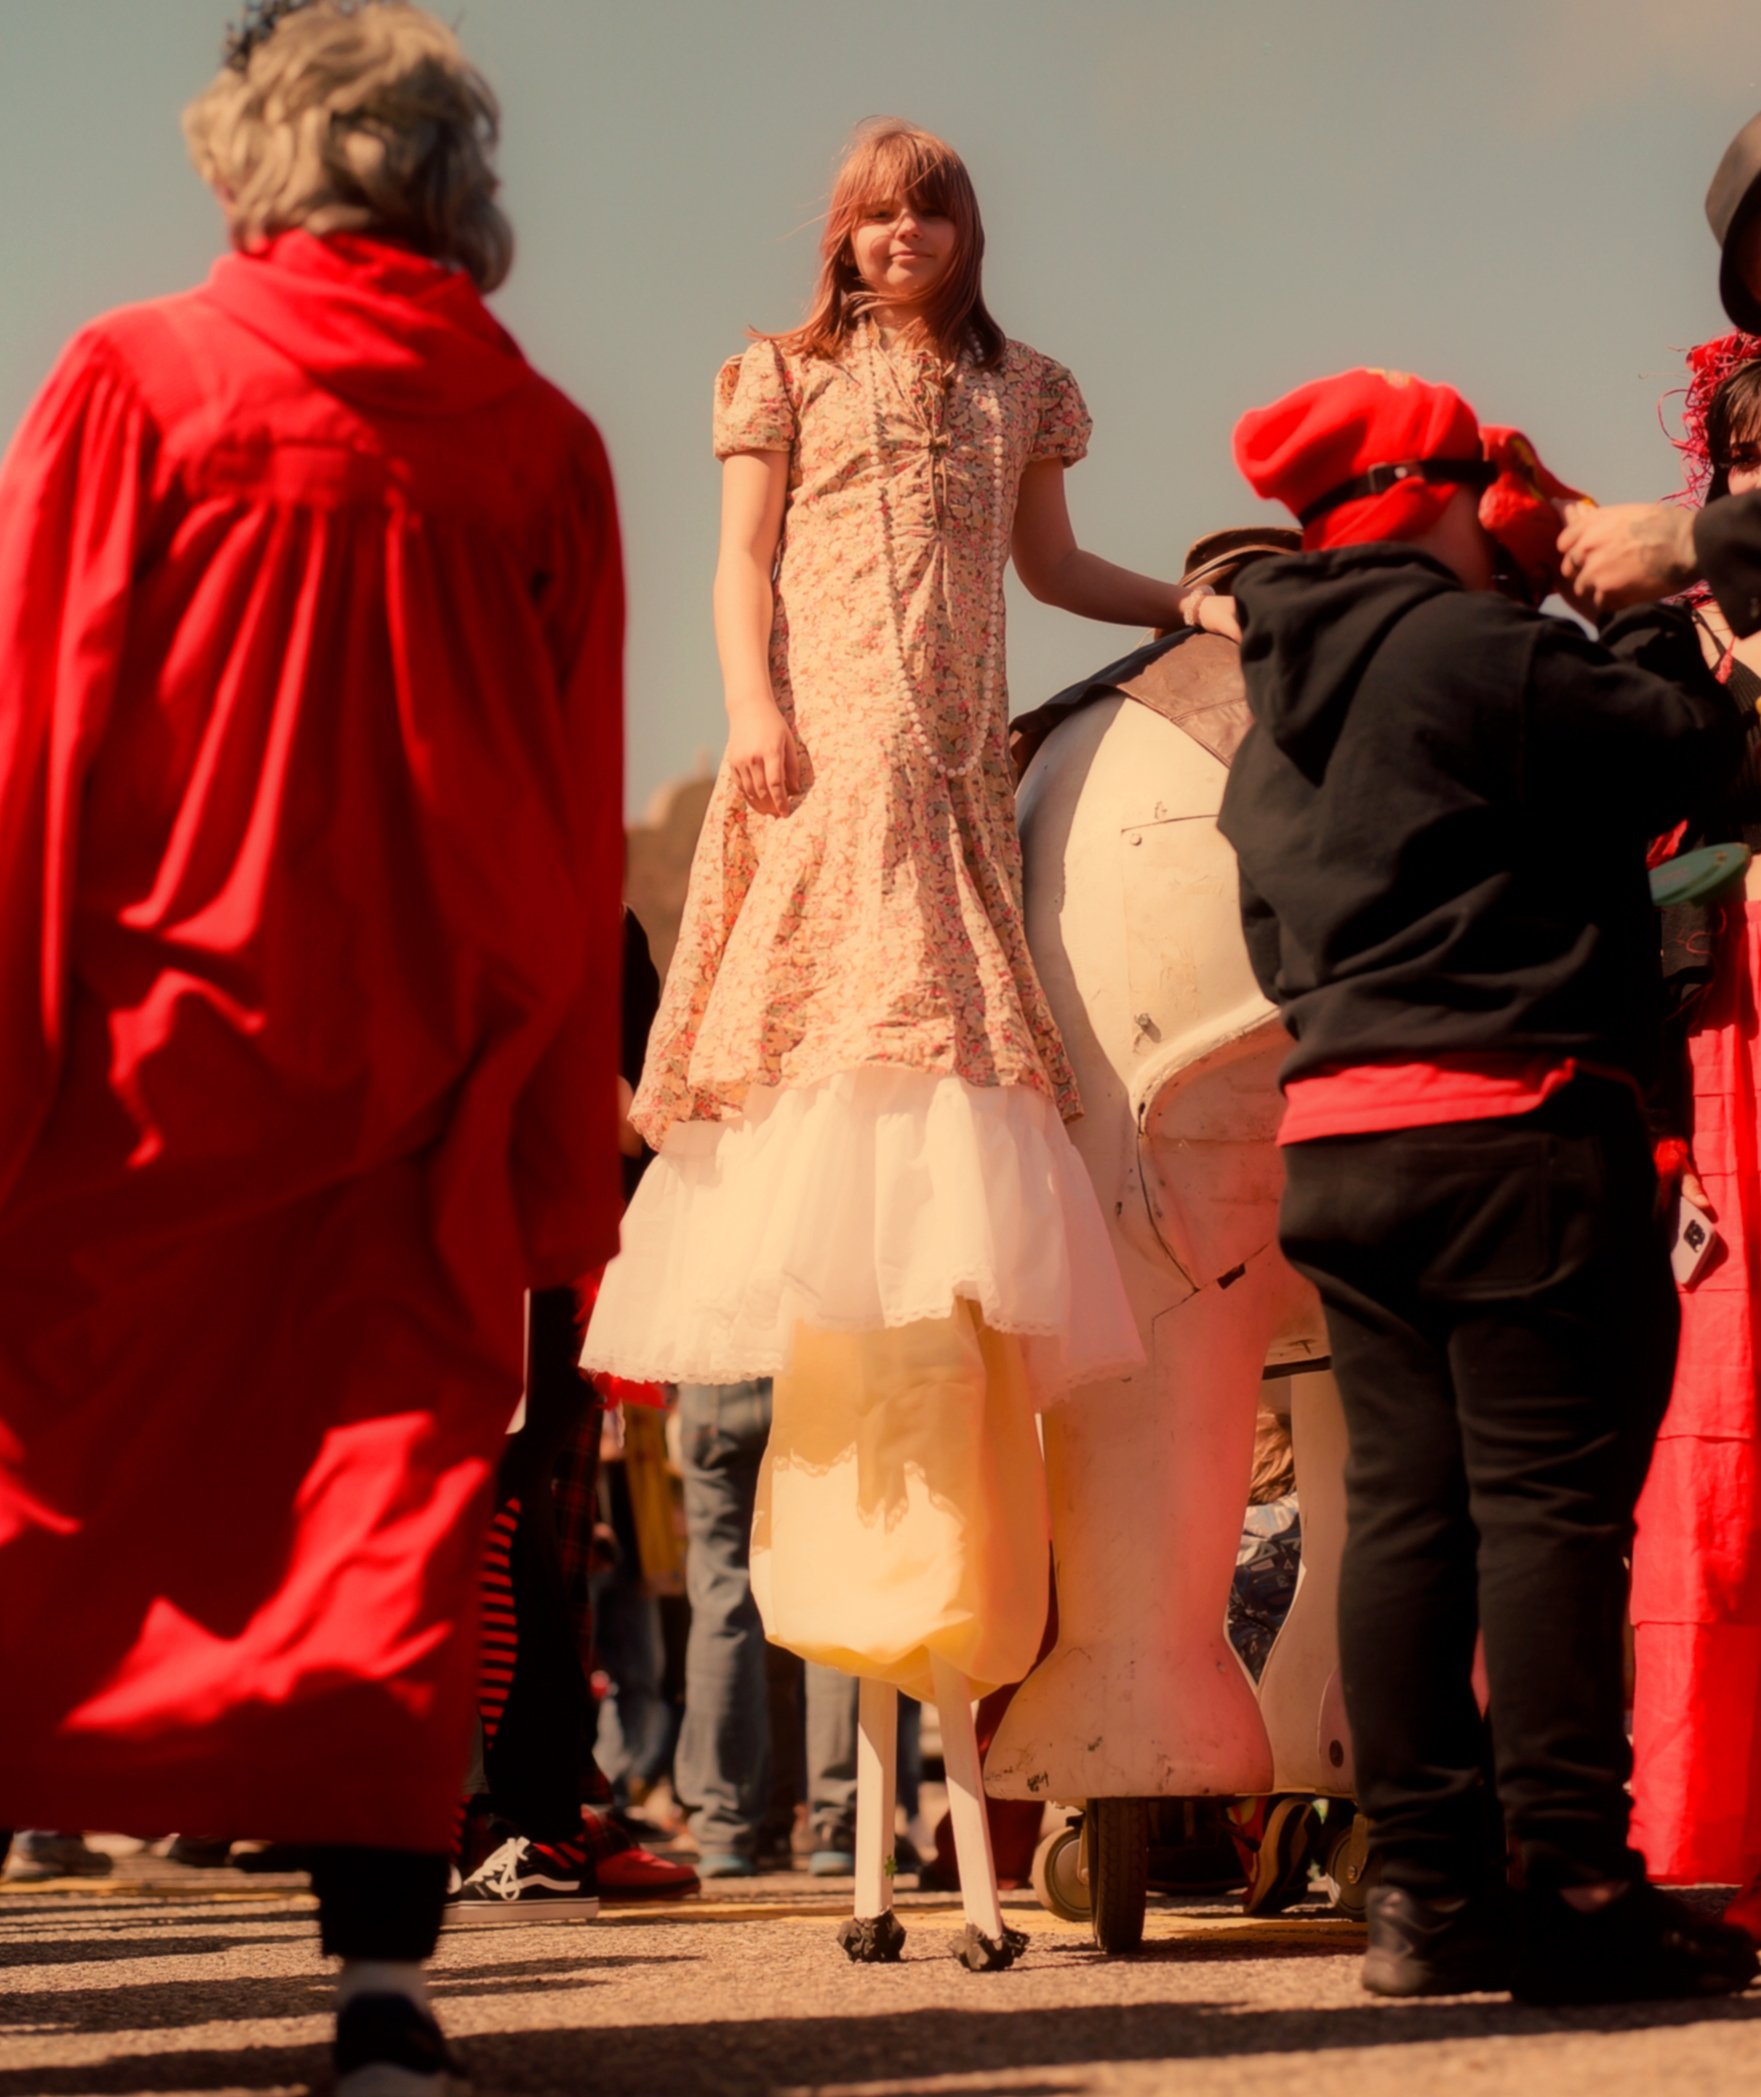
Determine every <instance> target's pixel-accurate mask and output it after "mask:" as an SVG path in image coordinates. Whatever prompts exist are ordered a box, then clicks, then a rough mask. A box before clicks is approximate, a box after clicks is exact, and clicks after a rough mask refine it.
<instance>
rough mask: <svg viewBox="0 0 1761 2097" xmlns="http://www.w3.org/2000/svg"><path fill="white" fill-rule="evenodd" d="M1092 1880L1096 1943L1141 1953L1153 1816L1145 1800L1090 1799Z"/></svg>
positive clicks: (1089, 1863) (1147, 1897)
mask: <svg viewBox="0 0 1761 2097" xmlns="http://www.w3.org/2000/svg"><path fill="white" fill-rule="evenodd" d="M1088 1881H1089V1892H1090V1896H1091V1898H1092V1899H1093V1901H1094V1932H1095V1942H1096V1943H1097V1944H1098V1945H1099V1946H1100V1948H1101V1949H1102V1951H1106V1952H1125V1951H1136V1950H1137V1949H1138V1947H1139V1946H1140V1945H1141V1944H1142V1943H1143V1916H1144V1906H1145V1903H1146V1902H1147V1901H1148V1899H1149V1886H1150V1817H1149V1808H1148V1806H1147V1804H1146V1803H1145V1801H1144V1800H1142V1799H1140V1798H1091V1799H1090V1800H1089V1802H1088Z"/></svg>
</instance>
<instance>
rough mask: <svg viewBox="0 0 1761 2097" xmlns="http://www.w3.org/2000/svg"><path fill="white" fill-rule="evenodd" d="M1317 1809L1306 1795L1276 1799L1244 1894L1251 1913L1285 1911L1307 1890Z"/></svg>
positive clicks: (1245, 1909) (1244, 1907)
mask: <svg viewBox="0 0 1761 2097" xmlns="http://www.w3.org/2000/svg"><path fill="white" fill-rule="evenodd" d="M1313 1826H1314V1812H1313V1808H1312V1807H1311V1806H1310V1804H1309V1802H1308V1800H1307V1799H1306V1798H1280V1799H1274V1800H1273V1801H1272V1804H1271V1809H1270V1811H1269V1812H1268V1813H1267V1815H1266V1825H1265V1832H1264V1833H1263V1834H1262V1835H1261V1837H1260V1846H1259V1848H1258V1850H1256V1851H1255V1853H1254V1860H1253V1870H1252V1872H1251V1873H1250V1875H1249V1877H1248V1882H1247V1891H1246V1893H1245V1894H1243V1896H1242V1902H1241V1905H1242V1911H1243V1913H1244V1914H1248V1915H1282V1914H1283V1912H1284V1910H1285V1909H1286V1908H1288V1907H1289V1906H1290V1905H1291V1904H1292V1903H1293V1902H1294V1901H1299V1900H1301V1898H1302V1897H1303V1895H1304V1894H1305V1893H1306V1892H1307V1891H1308V1884H1309V1852H1310V1848H1311V1845H1312V1841H1313V1835H1312V1832H1311V1831H1312V1829H1313Z"/></svg>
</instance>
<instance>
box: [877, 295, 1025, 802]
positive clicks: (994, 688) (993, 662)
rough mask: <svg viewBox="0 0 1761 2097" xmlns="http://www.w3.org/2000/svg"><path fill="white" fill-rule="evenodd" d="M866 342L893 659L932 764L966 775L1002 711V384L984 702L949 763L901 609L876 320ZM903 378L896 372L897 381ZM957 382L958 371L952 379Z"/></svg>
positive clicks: (996, 403) (995, 404)
mask: <svg viewBox="0 0 1761 2097" xmlns="http://www.w3.org/2000/svg"><path fill="white" fill-rule="evenodd" d="M864 338H865V345H866V348H867V351H868V355H867V358H866V360H865V363H864V366H863V374H864V377H865V379H866V381H867V385H868V409H869V419H870V423H871V426H872V429H873V437H874V467H875V487H876V490H877V493H878V495H879V499H880V514H881V537H882V539H883V541H884V542H885V545H886V550H887V572H886V587H887V616H888V621H889V623H890V625H891V628H892V635H893V659H894V662H895V664H896V666H897V669H898V673H899V688H900V690H901V691H902V692H903V693H904V695H905V698H906V701H907V705H908V708H909V711H908V713H907V716H906V718H907V720H908V721H909V723H910V727H911V732H912V734H913V735H914V736H915V737H916V739H917V746H918V748H919V749H920V750H921V751H922V752H923V755H924V756H925V757H926V758H927V759H928V760H929V764H930V767H931V769H932V770H934V771H936V772H939V773H940V774H941V776H942V777H943V778H944V779H964V778H965V777H966V776H967V774H968V773H970V772H973V771H976V770H977V768H978V766H979V764H980V763H981V762H982V760H983V758H984V753H985V746H986V744H987V743H988V742H989V740H990V736H991V731H992V727H993V725H994V724H993V718H992V717H993V716H994V714H995V712H996V706H997V695H998V690H999V687H1000V681H1001V677H1002V659H1003V562H1004V558H1005V556H1006V554H1007V551H1008V531H1009V526H1008V514H1007V513H1008V505H1007V504H1006V503H1005V496H1006V494H1007V492H1008V491H1007V485H1006V483H1007V479H1008V458H1007V454H1006V451H1005V447H1004V439H1003V399H1002V390H1001V388H1000V387H999V386H998V384H997V382H996V374H995V373H994V372H993V373H989V374H987V376H988V377H989V379H990V381H991V384H990V389H989V394H990V407H991V473H992V483H991V501H990V515H991V518H992V520H993V527H992V528H993V531H994V533H995V537H994V539H993V542H992V544H991V547H990V549H989V550H990V552H991V554H992V556H993V558H992V561H991V573H992V574H993V575H994V576H995V578H996V590H995V595H994V597H993V600H992V604H991V619H990V630H989V632H988V633H987V634H986V636H985V647H984V668H983V672H982V681H981V691H980V705H979V718H978V728H977V732H976V734H975V736H974V738H973V744H972V748H971V749H970V750H969V751H968V752H967V754H966V755H965V756H964V757H963V758H961V760H960V761H959V763H958V764H949V763H948V762H947V761H946V759H945V758H943V757H942V756H941V754H940V752H939V751H938V750H937V749H936V746H935V741H934V738H933V737H932V736H931V734H930V732H929V728H928V726H927V725H926V723H925V721H924V717H923V709H922V706H921V704H920V703H919V700H918V696H917V691H916V687H915V686H914V685H913V684H912V682H911V673H910V670H909V669H908V667H907V665H906V659H905V622H904V620H903V618H902V617H901V615H900V611H899V601H900V597H901V594H902V593H901V591H900V587H899V558H898V548H897V543H896V534H895V531H894V526H893V503H892V497H891V495H890V494H889V492H888V474H887V443H886V428H885V423H884V421H883V418H882V415H881V386H880V364H881V354H882V353H881V349H880V330H879V329H878V328H877V327H876V326H875V324H874V322H873V321H872V320H870V321H867V322H865V323H864ZM896 383H897V380H896V378H895V384H896ZM949 384H950V387H951V385H952V375H951V374H950V379H949ZM941 434H942V438H943V442H942V444H941V446H940V447H937V446H936V445H935V442H934V438H933V437H932V439H931V449H932V452H933V451H934V450H936V449H937V448H939V449H941V450H942V451H944V452H945V451H946V448H947V443H946V432H945V430H944V431H943V432H942V433H941Z"/></svg>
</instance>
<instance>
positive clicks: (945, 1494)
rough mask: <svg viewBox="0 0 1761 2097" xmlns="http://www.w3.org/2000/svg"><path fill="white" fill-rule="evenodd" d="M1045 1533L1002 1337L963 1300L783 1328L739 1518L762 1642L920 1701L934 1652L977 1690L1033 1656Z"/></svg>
mask: <svg viewBox="0 0 1761 2097" xmlns="http://www.w3.org/2000/svg"><path fill="white" fill-rule="evenodd" d="M1050 1537H1051V1529H1050V1522H1049V1517H1048V1514H1047V1508H1046V1481H1045V1463H1044V1459H1043V1457H1042V1455H1041V1452H1040V1442H1039V1433H1038V1426H1037V1422H1036V1420H1035V1418H1034V1410H1033V1405H1032V1401H1031V1398H1030V1394H1029V1391H1028V1384H1027V1377H1026V1374H1025V1371H1024V1368H1023V1364H1022V1358H1021V1343H1020V1341H1019V1339H1018V1338H1017V1337H1016V1336H1015V1335H1013V1334H1010V1333H999V1332H993V1331H992V1330H991V1328H990V1327H989V1326H987V1325H986V1324H985V1322H984V1319H983V1317H982V1315H981V1314H980V1312H979V1310H978V1307H977V1306H976V1305H975V1304H972V1303H969V1302H966V1301H961V1302H958V1303H956V1305H955V1307H954V1311H953V1314H952V1315H951V1316H949V1317H946V1318H930V1319H923V1320H919V1321H918V1322H916V1323H914V1324H910V1325H901V1326H894V1327H890V1328H887V1329H883V1330H878V1331H874V1332H863V1333H831V1332H820V1331H815V1330H813V1329H811V1328H809V1327H806V1326H802V1327H801V1328H800V1329H799V1330H798V1332H797V1334H796V1340H795V1347H794V1351H793V1356H792V1359H791V1362H790V1365H789V1367H788V1369H787V1370H786V1371H785V1372H784V1373H783V1374H782V1375H780V1376H778V1377H777V1378H776V1381H775V1386H774V1398H773V1403H772V1410H771V1430H770V1442H769V1445H768V1446H767V1448H766V1450H765V1454H764V1463H763V1467H762V1469H761V1470H760V1472H759V1480H758V1500H757V1507H756V1511H755V1514H754V1518H753V1525H752V1592H753V1595H754V1597H755V1599H756V1600H757V1603H758V1609H759V1613H760V1615H761V1616H762V1617H763V1619H764V1627H765V1631H766V1633H767V1634H768V1635H769V1637H770V1638H771V1640H772V1641H773V1642H774V1643H775V1644H777V1645H780V1646H786V1647H787V1648H788V1649H789V1651H791V1652H793V1653H799V1654H800V1655H801V1657H802V1658H803V1659H805V1660H817V1661H822V1662H823V1663H824V1664H825V1665H826V1666H827V1667H834V1668H839V1669H842V1670H843V1672H844V1673H846V1674H851V1675H866V1676H869V1677H871V1678H874V1679H877V1680H880V1681H883V1682H891V1683H893V1684H895V1685H896V1686H897V1687H898V1688H899V1689H902V1690H904V1691H905V1692H906V1693H907V1694H908V1695H910V1696H914V1697H921V1698H931V1697H933V1694H934V1691H933V1687H932V1684H931V1679H930V1655H931V1654H932V1653H936V1654H940V1655H941V1656H942V1658H944V1659H945V1660H947V1661H949V1662H951V1663H952V1665H953V1666H954V1667H956V1668H957V1669H958V1670H959V1671H960V1672H961V1673H962V1674H963V1675H966V1676H967V1677H968V1678H969V1679H970V1680H971V1683H972V1693H973V1695H974V1696H983V1695H984V1694H985V1693H986V1692H987V1691H989V1690H991V1689H996V1688H1000V1687H1001V1686H1002V1685H1003V1684H1004V1683H1006V1682H1018V1681H1020V1680H1021V1678H1022V1677H1023V1676H1024V1675H1025V1674H1026V1673H1027V1671H1028V1669H1029V1668H1030V1667H1031V1666H1032V1665H1033V1663H1034V1660H1035V1658H1036V1656H1037V1654H1038V1652H1039V1644H1040V1639H1041V1636H1042V1635H1043V1633H1044V1630H1045V1622H1046V1608H1047V1602H1048V1579H1049V1568H1050Z"/></svg>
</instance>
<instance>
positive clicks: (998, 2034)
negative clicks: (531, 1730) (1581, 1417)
mask: <svg viewBox="0 0 1761 2097" xmlns="http://www.w3.org/2000/svg"><path fill="white" fill-rule="evenodd" d="M981 1985H983V1984H982V1983H981ZM1758 2020H1761V1995H1750V1996H1748V1997H1741V1996H1739V1997H1724V1998H1721V1999H1719V2000H1716V2001H1712V2002H1694V2003H1632V2004H1623V2005H1621V2006H1620V2007H1618V2008H1612V2009H1597V2010H1573V2011H1559V2010H1533V2009H1525V2008H1522V2007H1520V2006H1518V2005H1516V2004H1513V2003H1511V2002H1509V2001H1506V2000H1504V1999H1501V1998H1500V1999H1493V2000H1484V1999H1481V2000H1473V1999H1466V2000H1459V2001H1452V2002H1435V2003H1433V2002H1423V2003H1379V2004H1365V2005H1364V2006H1362V2007H1359V2006H1356V2005H1353V2006H1351V2007H1348V2008H1337V2009H1325V2008H1318V2009H1303V2010H1268V2009H1261V2008H1258V2007H1256V2006H1254V2005H1251V2004H1248V2003H1234V2002H1222V2001H1218V2002H1200V2003H1190V2002H1188V2003H1145V2004H1131V2005H1125V2004H1109V2005H1107V2006H1104V2007H1102V2006H1097V2007H1095V2008H1093V2009H1078V2008H1072V2007H1068V2006H1066V2007H1059V2008H1024V2009H1017V2008H1014V2007H1011V2006H1010V2004H1009V2003H1008V2001H1007V1999H1006V1996H1005V1995H1004V1994H1003V1993H1002V1992H1001V1991H999V1994H998V1997H997V2000H996V2004H995V2007H994V2009H991V2010H947V2009H918V2010H901V2011H899V2012H897V2013H889V2014H883V2015H879V2016H875V2015H868V2016H857V2017H840V2016H837V2015H836V2014H831V2015H827V2016H823V2017H811V2018H808V2017H786V2018H754V2019H752V2020H750V2021H748V2020H744V2019H729V2020H727V2021H723V2022H717V2023H703V2024H672V2025H667V2026H656V2025H647V2026H630V2027H623V2028H615V2029H610V2030H606V2029H599V2030H594V2031H593V2032H591V2033H582V2032H579V2031H569V2032H558V2031H528V2032H521V2033H519V2034H518V2035H508V2036H506V2037H500V2036H497V2037H490V2036H487V2035H485V2036H480V2037H477V2038H475V2039H468V2040H466V2041H464V2042H463V2043H462V2044H461V2046H460V2049H459V2050H460V2053H461V2055H463V2056H464V2057H465V2058H466V2061H467V2065H469V2066H471V2067H473V2068H474V2070H475V2072H476V2076H477V2081H478V2086H479V2087H480V2088H483V2089H490V2090H494V2091H495V2092H497V2097H541V2093H542V2097H555V2093H560V2092H564V2091H574V2090H576V2089H579V2088H581V2087H583V2083H582V2077H583V2074H584V2073H590V2075H591V2087H592V2089H593V2091H594V2097H652V2093H653V2092H655V2091H657V2090H664V2091H666V2092H667V2093H668V2097H778V2093H781V2092H796V2091H802V2090H812V2089H817V2088H819V2087H821V2086H822V2085H825V2084H841V2083H849V2082H869V2081H876V2080H878V2081H880V2082H881V2083H883V2085H884V2086H886V2087H888V2088H891V2087H893V2086H895V2085H897V2084H908V2083H910V2082H912V2081H914V2080H920V2079H921V2080H925V2081H928V2080H931V2079H934V2078H939V2077H946V2076H950V2075H958V2074H978V2073H982V2074H985V2075H987V2076H991V2077H995V2078H998V2079H997V2080H996V2081H995V2082H994V2083H987V2085H986V2090H985V2097H1030V2093H1033V2097H1065V2093H1067V2092H1071V2091H1075V2090H1079V2089H1081V2088H1082V2087H1084V2085H1085V2083H1086V2080H1087V2073H1086V2071H1093V2070H1095V2069H1104V2068H1107V2067H1110V2066H1123V2065H1128V2064H1132V2063H1145V2062H1167V2063H1170V2064H1177V2063H1179V2062H1182V2061H1197V2060H1220V2059H1225V2058H1231V2057H1233V2058H1238V2059H1252V2058H1256V2057H1259V2056H1264V2055H1275V2054H1283V2055H1292V2054H1295V2055H1300V2054H1303V2053H1305V2052H1336V2051H1341V2050H1349V2049H1353V2048H1368V2047H1386V2046H1413V2045H1424V2044H1435V2043H1438V2042H1441V2041H1445V2040H1450V2039H1469V2038H1471V2039H1487V2038H1501V2039H1510V2038H1524V2037H1533V2038H1540V2037H1544V2036H1546V2035H1548V2034H1555V2033H1574V2032H1606V2033H1618V2032H1626V2031H1638V2030H1655V2029H1658V2028H1660V2027H1661V2028H1672V2027H1682V2026H1686V2025H1692V2024H1703V2023H1724V2024H1729V2025H1732V2026H1741V2027H1745V2028H1748V2027H1753V2026H1754V2025H1755V2024H1756V2023H1757V2021H1758ZM589 2063H590V2064H591V2065H590V2069H589V2068H588V2066H587V2064H589ZM1059 2069H1068V2070H1073V2071H1078V2072H1077V2074H1076V2076H1075V2079H1074V2080H1060V2079H1058V2078H1057V2075H1056V2071H1057V2070H1059ZM1009 2078H1014V2079H1009ZM0 2097H10V2093H9V2092H7V2091H6V2086H5V2084H4V2083H3V2082H0ZM45 2097H53V2093H48V2092H46V2093H45Z"/></svg>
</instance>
